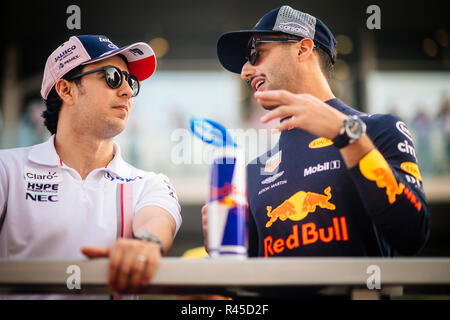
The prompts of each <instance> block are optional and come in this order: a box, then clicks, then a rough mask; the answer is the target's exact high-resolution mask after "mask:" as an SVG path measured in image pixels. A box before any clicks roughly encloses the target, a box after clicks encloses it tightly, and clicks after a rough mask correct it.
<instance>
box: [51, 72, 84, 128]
mask: <svg viewBox="0 0 450 320" xmlns="http://www.w3.org/2000/svg"><path fill="white" fill-rule="evenodd" d="M83 67H84V66H82V65H80V66H78V67H75V68H74V69H72V70H70V71H69V72H67V73H66V74H65V75H64V76H63V77H62V79H65V80H67V79H70V78H71V77H73V76H75V75H77V74H80V73H81V72H82V71H83ZM73 81H74V82H75V83H76V85H77V86H79V85H80V84H81V78H79V79H75V80H73ZM44 103H45V106H46V107H47V109H46V110H44V112H42V118H44V125H45V126H46V127H47V129H48V131H50V133H51V134H56V129H57V127H58V118H59V112H60V111H61V105H62V100H61V97H60V96H59V95H58V93H57V92H56V89H55V86H53V88H52V89H51V90H50V93H49V94H48V96H47V99H46V100H45V99H44Z"/></svg>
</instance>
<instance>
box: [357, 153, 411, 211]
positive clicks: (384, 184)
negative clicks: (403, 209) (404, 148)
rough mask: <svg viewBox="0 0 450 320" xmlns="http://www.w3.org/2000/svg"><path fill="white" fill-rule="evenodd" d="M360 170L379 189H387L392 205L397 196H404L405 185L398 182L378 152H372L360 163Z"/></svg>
mask: <svg viewBox="0 0 450 320" xmlns="http://www.w3.org/2000/svg"><path fill="white" fill-rule="evenodd" d="M359 170H360V171H361V174H362V175H363V176H364V177H365V178H366V179H367V180H372V181H375V182H376V184H377V187H378V188H380V189H381V188H386V195H387V197H388V201H389V203H390V204H392V203H394V202H395V200H396V197H397V195H400V194H402V192H403V188H404V187H405V185H404V184H403V183H400V184H399V183H398V182H397V180H396V179H395V176H394V173H393V172H392V170H391V168H390V167H389V165H388V163H387V162H386V160H385V159H384V157H383V156H382V154H381V153H380V152H379V151H378V150H376V149H374V150H372V151H370V152H369V153H368V154H367V155H365V156H364V158H362V159H361V160H360V161H359Z"/></svg>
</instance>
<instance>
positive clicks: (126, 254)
mask: <svg viewBox="0 0 450 320" xmlns="http://www.w3.org/2000/svg"><path fill="white" fill-rule="evenodd" d="M81 251H82V253H83V254H84V255H86V256H87V257H88V258H100V257H109V276H108V286H109V290H110V291H112V292H118V293H138V292H139V290H140V289H141V288H142V287H144V286H146V285H148V283H149V281H150V278H151V277H152V275H153V274H154V272H155V270H156V268H157V266H158V264H159V260H160V259H161V252H160V249H159V246H158V245H157V244H155V243H149V242H145V241H142V240H136V239H119V240H117V241H116V242H115V243H114V244H113V245H112V246H111V247H110V248H98V247H84V248H82V250H81Z"/></svg>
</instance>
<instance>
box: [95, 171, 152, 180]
mask: <svg viewBox="0 0 450 320" xmlns="http://www.w3.org/2000/svg"><path fill="white" fill-rule="evenodd" d="M103 177H104V178H105V179H107V180H109V181H120V182H133V181H136V180H141V179H143V178H142V177H141V176H136V177H133V178H122V177H119V176H113V175H111V174H110V173H109V171H106V172H105V174H104V176H103Z"/></svg>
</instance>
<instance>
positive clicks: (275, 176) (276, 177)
mask: <svg viewBox="0 0 450 320" xmlns="http://www.w3.org/2000/svg"><path fill="white" fill-rule="evenodd" d="M283 174H284V171H281V172H278V173H276V174H274V175H273V176H271V177H268V178H266V179H264V180H263V181H261V183H262V184H269V183H272V182H274V181H275V180H277V179H278V178H279V177H281V176H282V175H283Z"/></svg>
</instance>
